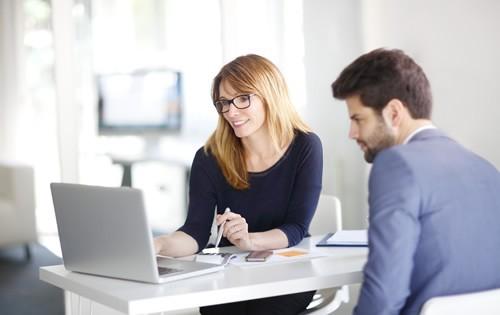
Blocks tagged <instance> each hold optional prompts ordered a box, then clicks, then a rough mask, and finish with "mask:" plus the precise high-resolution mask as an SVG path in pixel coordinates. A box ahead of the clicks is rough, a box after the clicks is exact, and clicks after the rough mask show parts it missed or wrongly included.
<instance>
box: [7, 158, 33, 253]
mask: <svg viewBox="0 0 500 315" xmlns="http://www.w3.org/2000/svg"><path fill="white" fill-rule="evenodd" d="M36 240H37V233H36V224H35V188H34V175H33V168H32V167H31V166H27V165H21V164H18V163H11V162H6V161H0V246H4V245H5V246H8V245H25V248H26V256H27V258H28V259H29V258H30V257H31V252H30V248H29V243H30V242H35V241H36Z"/></svg>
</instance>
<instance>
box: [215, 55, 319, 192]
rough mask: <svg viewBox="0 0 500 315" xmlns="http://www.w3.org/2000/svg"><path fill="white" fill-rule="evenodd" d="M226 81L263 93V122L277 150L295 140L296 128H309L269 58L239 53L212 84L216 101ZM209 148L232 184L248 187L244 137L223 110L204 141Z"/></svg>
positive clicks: (246, 91) (250, 91)
mask: <svg viewBox="0 0 500 315" xmlns="http://www.w3.org/2000/svg"><path fill="white" fill-rule="evenodd" d="M223 82H224V83H226V84H229V85H230V86H231V87H232V88H233V89H234V90H236V91H238V92H239V93H255V94H257V95H258V96H259V97H260V99H261V100H262V102H263V104H264V108H265V111H266V118H265V122H264V123H265V124H266V126H267V129H268V130H269V134H270V136H271V138H270V141H271V142H272V143H273V145H274V146H275V147H276V148H277V149H278V150H279V149H282V148H284V146H286V145H287V144H288V143H290V142H291V141H292V139H293V137H294V134H295V131H301V132H306V133H307V132H310V128H309V127H308V126H307V125H306V124H305V123H304V122H303V121H302V119H301V118H300V116H299V115H298V113H297V111H296V110H295V108H294V106H293V105H292V102H291V101H290V97H289V95H288V88H287V86H286V83H285V80H284V78H283V75H282V74H281V72H280V71H279V70H278V68H277V67H276V66H275V65H274V64H273V63H272V62H270V61H269V60H267V59H266V58H264V57H261V56H258V55H245V56H240V57H238V58H236V59H234V60H233V61H231V62H229V63H228V64H226V65H225V66H224V67H222V69H221V70H220V71H219V73H218V74H217V76H216V77H215V78H214V80H213V84H212V101H213V102H214V103H215V102H216V101H217V100H218V99H219V97H220V95H219V88H220V86H221V84H222V83H223ZM207 151H210V152H211V153H212V154H213V155H214V157H215V158H216V160H217V163H218V164H219V167H220V168H221V170H222V173H223V174H224V177H225V178H226V180H227V181H228V183H229V184H230V185H231V186H232V187H234V188H236V189H246V188H248V187H249V182H248V171H247V167H246V162H245V152H244V148H243V145H242V143H241V139H240V138H238V137H237V136H236V135H235V133H234V131H233V129H232V127H231V125H230V124H229V123H228V122H227V121H226V120H225V119H224V117H223V115H222V114H221V115H219V122H218V124H217V129H215V131H214V132H213V133H212V135H211V136H210V138H209V139H208V141H207V143H206V144H205V152H207Z"/></svg>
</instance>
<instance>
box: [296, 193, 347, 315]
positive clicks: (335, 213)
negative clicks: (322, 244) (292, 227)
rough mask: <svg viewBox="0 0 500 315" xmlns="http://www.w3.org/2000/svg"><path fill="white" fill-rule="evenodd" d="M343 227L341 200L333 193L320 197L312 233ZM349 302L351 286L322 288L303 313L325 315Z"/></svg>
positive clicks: (310, 231)
mask: <svg viewBox="0 0 500 315" xmlns="http://www.w3.org/2000/svg"><path fill="white" fill-rule="evenodd" d="M341 229H342V209H341V205H340V200H339V199H338V198H337V197H334V196H331V195H321V196H320V197H319V202H318V206H317V208H316V213H315V214H314V217H313V219H312V221H311V225H310V226H309V233H310V234H311V235H321V234H326V233H329V232H336V231H338V230H341ZM348 302H349V288H348V286H342V287H340V288H328V289H320V290H318V291H317V292H316V294H315V295H314V298H313V300H312V301H311V303H310V304H309V306H308V307H307V309H306V310H305V311H304V312H302V313H301V315H306V314H307V315H323V314H330V313H332V312H333V311H335V310H337V309H338V308H339V307H340V305H341V304H342V303H348Z"/></svg>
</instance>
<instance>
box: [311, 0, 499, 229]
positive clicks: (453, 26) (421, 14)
mask: <svg viewBox="0 0 500 315" xmlns="http://www.w3.org/2000/svg"><path fill="white" fill-rule="evenodd" d="M303 3H304V33H305V68H306V82H307V83H306V84H307V85H306V86H307V92H306V93H307V107H306V117H307V118H308V121H309V122H310V124H311V125H312V127H313V128H314V129H315V130H316V131H317V132H318V134H319V135H320V137H321V139H322V141H323V147H324V151H325V152H324V157H325V168H324V179H323V183H324V191H325V192H327V193H333V194H335V195H338V196H339V197H340V198H341V200H342V202H343V210H344V213H343V214H344V225H345V226H346V227H347V228H353V227H362V226H364V225H365V224H366V219H365V217H366V198H367V195H366V175H367V172H368V171H367V167H366V163H364V161H363V160H362V155H361V152H360V151H359V149H358V148H357V146H356V145H355V144H354V143H353V141H350V140H348V139H347V133H348V119H347V113H346V108H345V105H343V103H342V102H339V101H334V100H333V99H332V96H331V90H330V84H331V83H332V81H333V80H334V79H335V78H336V77H337V75H338V74H339V73H340V71H341V70H342V69H343V68H344V67H345V66H347V64H349V63H350V62H351V61H353V60H354V59H355V58H356V57H358V56H359V55H360V54H361V53H365V52H367V51H370V50H372V49H374V48H377V47H381V46H383V47H388V48H400V49H403V50H404V51H406V52H407V53H408V54H409V55H411V56H412V57H413V58H414V59H415V60H416V61H417V63H419V64H420V65H421V66H422V67H423V69H424V71H425V72H426V73H427V75H428V77H429V80H430V82H431V86H432V90H433V95H434V115H433V121H434V122H435V124H436V125H437V126H438V127H440V128H442V129H443V130H444V131H445V132H447V133H448V134H449V135H450V136H452V137H453V138H455V139H456V140H457V141H459V142H460V143H462V144H464V145H465V146H466V147H468V148H470V149H472V150H473V151H474V152H476V153H478V154H480V155H481V156H483V157H485V158H486V159H488V160H489V161H491V162H492V163H493V164H494V165H495V166H496V167H497V168H500V124H499V123H498V120H499V119H500V106H499V102H500V101H499V99H500V98H499V97H498V96H497V92H496V91H499V90H500V80H498V73H500V61H499V60H498V56H500V41H499V40H498V30H499V29H500V19H499V18H498V13H499V12H500V2H497V1H494V0H482V1H479V2H473V1H467V0H459V1H453V0H445V1H438V2H436V1H430V0H424V1H417V0H409V1H397V0H375V1H374V0H365V1H349V0H338V1H328V0H316V1H304V2H303Z"/></svg>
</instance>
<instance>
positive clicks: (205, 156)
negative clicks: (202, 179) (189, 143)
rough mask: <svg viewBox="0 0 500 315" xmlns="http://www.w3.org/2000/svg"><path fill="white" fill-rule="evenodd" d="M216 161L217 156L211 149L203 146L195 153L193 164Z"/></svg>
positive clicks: (207, 163)
mask: <svg viewBox="0 0 500 315" xmlns="http://www.w3.org/2000/svg"><path fill="white" fill-rule="evenodd" d="M214 162H215V157H214V156H213V154H212V153H211V152H210V150H209V149H207V148H205V146H202V147H201V148H199V149H198V151H196V154H195V155H194V160H193V165H195V164H196V165H210V164H212V163H214Z"/></svg>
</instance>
